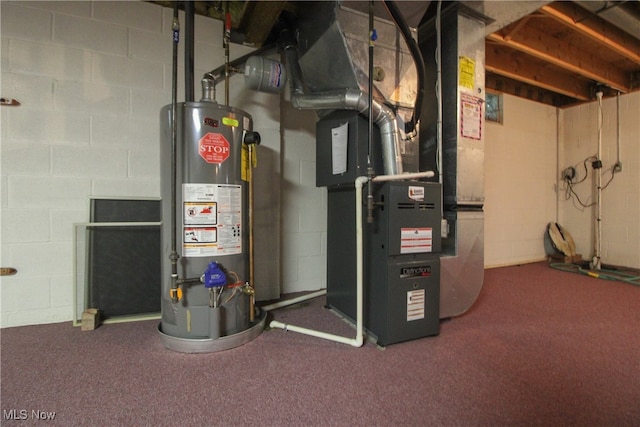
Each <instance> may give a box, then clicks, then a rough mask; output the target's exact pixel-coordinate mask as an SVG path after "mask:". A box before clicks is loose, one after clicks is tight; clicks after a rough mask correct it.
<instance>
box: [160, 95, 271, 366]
mask: <svg viewBox="0 0 640 427" xmlns="http://www.w3.org/2000/svg"><path fill="white" fill-rule="evenodd" d="M172 118H173V110H172V105H167V106H165V107H164V108H163V109H162V111H161V118H160V122H161V134H162V148H161V168H162V172H163V173H162V175H161V176H162V179H161V192H162V218H163V223H162V248H163V256H162V278H163V283H162V321H161V324H160V326H159V332H160V335H161V338H162V340H163V342H164V344H165V346H167V347H168V348H170V349H173V350H176V351H181V352H190V353H197V352H211V351H218V350H224V349H227V348H231V347H235V346H237V345H240V344H243V343H244V342H246V341H249V340H251V339H253V338H254V337H255V336H257V335H258V334H259V333H260V332H261V330H262V328H263V327H264V325H263V321H264V315H260V314H259V315H258V316H257V317H258V318H257V319H255V317H256V316H255V313H256V311H255V309H254V307H253V303H252V302H253V301H252V297H253V288H252V287H251V285H250V284H249V283H248V278H249V255H248V254H249V252H248V238H249V237H248V236H249V217H248V184H247V174H248V173H249V171H248V167H249V166H248V162H247V156H246V153H247V151H248V150H247V145H248V144H255V143H258V142H259V135H258V134H257V133H255V132H253V131H252V126H253V121H252V118H251V116H250V115H249V114H247V113H246V112H244V111H242V110H239V109H236V108H233V107H229V106H225V105H219V104H218V103H217V102H215V101H213V100H210V99H206V98H205V97H203V99H202V100H201V101H200V102H184V103H178V104H177V105H176V111H175V123H176V134H177V144H176V146H177V149H176V148H174V147H173V146H172V132H173V129H172V123H173V120H172ZM173 152H175V158H174V156H173V155H172V153H173ZM243 153H244V154H243ZM172 170H173V171H175V179H176V181H175V182H174V183H172V174H171V173H169V171H172ZM173 192H175V194H172V193H173ZM172 215H175V216H174V217H173V218H174V221H170V220H169V219H170V218H172ZM172 222H174V223H175V224H173V225H174V227H172V224H171V223H172ZM172 228H174V229H172ZM172 234H173V236H172ZM172 237H173V238H175V242H176V243H177V244H176V252H177V253H176V254H174V255H172V248H171V244H170V242H172ZM172 257H173V258H172ZM174 260H175V263H176V264H177V265H176V266H172V262H173V261H174ZM176 267H177V268H176ZM172 268H173V269H174V270H175V271H172Z"/></svg>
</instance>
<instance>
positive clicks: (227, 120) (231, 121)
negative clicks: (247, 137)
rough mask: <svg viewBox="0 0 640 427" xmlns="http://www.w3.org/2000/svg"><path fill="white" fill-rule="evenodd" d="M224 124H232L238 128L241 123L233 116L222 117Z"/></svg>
mask: <svg viewBox="0 0 640 427" xmlns="http://www.w3.org/2000/svg"><path fill="white" fill-rule="evenodd" d="M222 124H223V125H225V126H231V127H234V128H237V127H238V126H239V125H240V123H239V122H238V120H237V119H234V118H233V117H223V118H222Z"/></svg>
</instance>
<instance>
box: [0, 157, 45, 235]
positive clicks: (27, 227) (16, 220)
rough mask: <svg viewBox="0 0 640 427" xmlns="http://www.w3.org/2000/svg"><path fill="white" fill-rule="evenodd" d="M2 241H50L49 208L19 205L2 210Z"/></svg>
mask: <svg viewBox="0 0 640 427" xmlns="http://www.w3.org/2000/svg"><path fill="white" fill-rule="evenodd" d="M3 159H4V153H3ZM2 241H3V242H4V243H31V242H48V241H49V210H48V209H21V208H19V207H18V208H17V209H5V210H4V211H3V212H2Z"/></svg>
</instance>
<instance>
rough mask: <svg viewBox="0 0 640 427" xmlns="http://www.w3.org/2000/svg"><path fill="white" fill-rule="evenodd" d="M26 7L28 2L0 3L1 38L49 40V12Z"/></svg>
mask: <svg viewBox="0 0 640 427" xmlns="http://www.w3.org/2000/svg"><path fill="white" fill-rule="evenodd" d="M28 6H29V2H7V1H3V2H2V14H1V15H2V21H1V24H0V27H1V28H2V38H5V37H20V38H22V39H28V40H38V41H45V40H51V21H52V19H51V16H52V14H51V12H48V11H45V10H39V9H36V8H32V7H28ZM4 96H6V95H4Z"/></svg>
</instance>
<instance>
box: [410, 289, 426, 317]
mask: <svg viewBox="0 0 640 427" xmlns="http://www.w3.org/2000/svg"><path fill="white" fill-rule="evenodd" d="M424 306H425V291H424V289H417V290H415V291H409V292H407V322H410V321H412V320H420V319H424Z"/></svg>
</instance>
